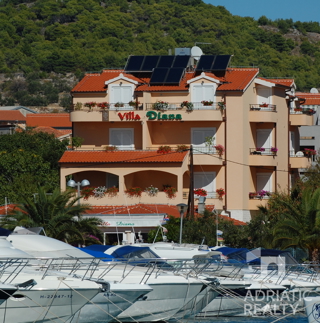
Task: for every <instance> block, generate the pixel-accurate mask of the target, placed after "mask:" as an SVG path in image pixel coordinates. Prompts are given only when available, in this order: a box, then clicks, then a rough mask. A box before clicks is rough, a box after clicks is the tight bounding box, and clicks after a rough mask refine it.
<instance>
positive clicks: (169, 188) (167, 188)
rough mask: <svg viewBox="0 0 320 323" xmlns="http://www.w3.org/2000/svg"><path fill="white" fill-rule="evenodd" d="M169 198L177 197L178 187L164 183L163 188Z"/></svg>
mask: <svg viewBox="0 0 320 323" xmlns="http://www.w3.org/2000/svg"><path fill="white" fill-rule="evenodd" d="M163 191H164V192H165V193H166V195H167V197H168V198H169V199H173V198H175V197H176V193H177V189H176V188H175V187H172V186H169V185H164V190H163Z"/></svg>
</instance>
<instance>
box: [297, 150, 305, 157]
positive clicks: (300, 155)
mask: <svg viewBox="0 0 320 323" xmlns="http://www.w3.org/2000/svg"><path fill="white" fill-rule="evenodd" d="M296 157H304V153H303V152H302V151H298V152H297V153H296Z"/></svg>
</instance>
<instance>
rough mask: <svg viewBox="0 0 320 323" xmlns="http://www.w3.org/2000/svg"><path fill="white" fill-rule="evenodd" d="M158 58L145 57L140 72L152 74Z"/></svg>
mask: <svg viewBox="0 0 320 323" xmlns="http://www.w3.org/2000/svg"><path fill="white" fill-rule="evenodd" d="M159 58H160V56H145V59H144V61H143V64H142V67H141V70H140V71H142V72H152V70H153V69H154V68H155V67H157V65H158V61H159Z"/></svg>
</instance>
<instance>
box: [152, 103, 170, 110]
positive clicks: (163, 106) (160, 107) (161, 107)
mask: <svg viewBox="0 0 320 323" xmlns="http://www.w3.org/2000/svg"><path fill="white" fill-rule="evenodd" d="M168 106H169V103H168V102H165V101H157V102H156V103H154V104H153V108H154V109H155V110H158V111H163V110H167V109H168Z"/></svg>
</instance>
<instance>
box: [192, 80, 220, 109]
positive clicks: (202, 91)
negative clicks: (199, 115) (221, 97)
mask: <svg viewBox="0 0 320 323" xmlns="http://www.w3.org/2000/svg"><path fill="white" fill-rule="evenodd" d="M215 92H216V85H215V84H194V85H193V87H192V102H193V105H194V109H199V108H201V109H202V110H203V109H206V108H207V109H212V106H204V105H203V104H202V103H201V102H202V101H212V102H214V98H215Z"/></svg>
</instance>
